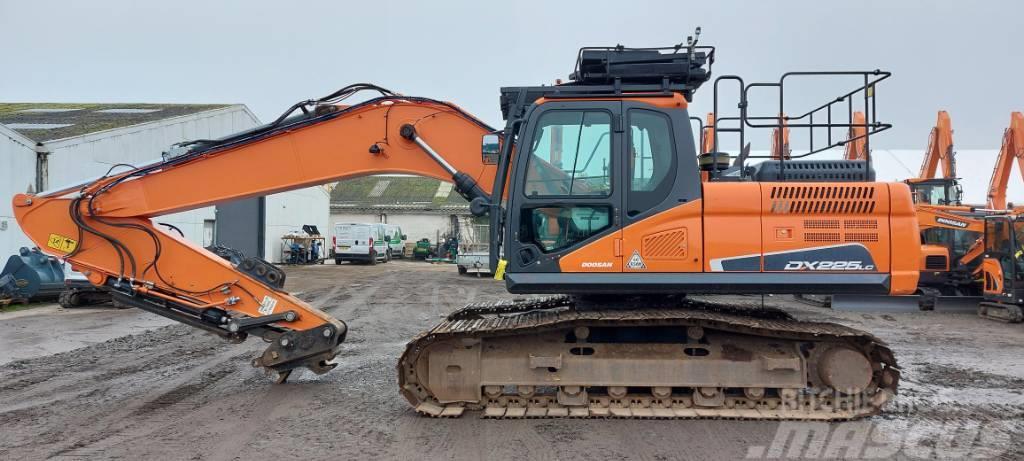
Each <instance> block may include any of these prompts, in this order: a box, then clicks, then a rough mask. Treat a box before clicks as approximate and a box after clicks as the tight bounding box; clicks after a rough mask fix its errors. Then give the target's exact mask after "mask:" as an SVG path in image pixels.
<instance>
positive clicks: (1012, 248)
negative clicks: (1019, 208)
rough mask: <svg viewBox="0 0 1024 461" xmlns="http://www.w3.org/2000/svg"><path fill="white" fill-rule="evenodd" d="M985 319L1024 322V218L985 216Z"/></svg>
mask: <svg viewBox="0 0 1024 461" xmlns="http://www.w3.org/2000/svg"><path fill="white" fill-rule="evenodd" d="M981 268H982V274H983V277H984V298H985V300H984V301H983V302H982V303H981V305H980V307H979V308H978V314H979V315H981V316H982V317H986V318H990V319H993V320H1000V321H1003V322H1011V323H1017V322H1021V321H1022V320H1024V315H1022V311H1021V306H1022V305H1024V217H1022V216H1016V215H999V216H987V217H985V256H984V259H983V260H982V263H981Z"/></svg>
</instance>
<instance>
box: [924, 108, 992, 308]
mask: <svg viewBox="0 0 1024 461" xmlns="http://www.w3.org/2000/svg"><path fill="white" fill-rule="evenodd" d="M940 169H941V172H942V177H936V175H937V173H938V172H939V171H940ZM904 182H906V183H907V185H909V186H910V192H911V194H912V195H913V197H914V206H915V207H916V209H917V216H918V225H919V226H920V228H921V253H922V254H921V279H920V281H919V282H918V285H919V291H920V295H921V297H920V306H921V308H922V309H925V310H930V309H932V308H934V306H935V300H936V298H937V297H938V296H941V295H946V296H979V295H980V294H981V283H980V282H979V280H980V274H979V265H980V262H981V255H982V250H983V247H984V245H983V242H982V233H983V231H984V221H983V219H984V216H985V215H986V213H985V212H984V211H983V210H984V208H985V207H983V206H972V205H965V204H963V203H962V197H963V189H962V187H961V186H960V183H959V181H958V180H957V176H956V152H955V150H954V149H953V126H952V122H951V120H950V117H949V113H948V112H946V111H944V110H940V111H939V112H938V115H937V116H936V121H935V126H934V127H933V128H932V130H931V132H930V133H929V135H928V147H927V149H925V154H924V158H923V159H922V161H921V168H920V171H919V172H918V175H917V177H915V178H910V179H907V180H906V181H904Z"/></svg>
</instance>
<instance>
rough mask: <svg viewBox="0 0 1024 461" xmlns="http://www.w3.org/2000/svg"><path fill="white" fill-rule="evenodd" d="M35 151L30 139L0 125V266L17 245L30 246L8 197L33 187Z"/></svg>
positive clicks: (14, 252)
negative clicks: (15, 217)
mask: <svg viewBox="0 0 1024 461" xmlns="http://www.w3.org/2000/svg"><path fill="white" fill-rule="evenodd" d="M35 172H36V152H35V149H34V148H33V145H32V142H31V141H30V140H28V139H25V138H24V137H22V136H20V135H18V134H17V133H13V132H10V131H9V130H7V129H5V128H3V127H0V268H2V266H3V264H6V262H7V257H8V256H10V255H13V254H16V253H17V251H18V248H20V247H23V246H32V242H30V241H29V239H28V237H25V234H23V233H22V232H21V229H20V228H19V227H18V223H17V221H16V220H15V219H14V211H13V210H12V209H11V198H13V197H14V195H15V194H20V193H25V192H28V190H29V188H30V187H33V188H34V187H35V185H34V184H35Z"/></svg>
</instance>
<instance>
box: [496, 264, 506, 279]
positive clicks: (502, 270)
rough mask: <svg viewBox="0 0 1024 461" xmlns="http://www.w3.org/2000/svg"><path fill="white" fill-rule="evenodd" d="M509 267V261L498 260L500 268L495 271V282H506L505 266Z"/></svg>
mask: <svg viewBox="0 0 1024 461" xmlns="http://www.w3.org/2000/svg"><path fill="white" fill-rule="evenodd" d="M507 265H508V261H506V260H504V259H499V260H498V268H497V270H495V271H494V280H505V266H507Z"/></svg>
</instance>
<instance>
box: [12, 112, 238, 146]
mask: <svg viewBox="0 0 1024 461" xmlns="http://www.w3.org/2000/svg"><path fill="white" fill-rule="evenodd" d="M228 106H229V104H91V103H90V104H77V103H75V104H73V103H0V124H3V125H7V126H8V127H10V128H11V129H13V130H14V131H16V132H18V133H20V134H22V135H23V136H25V137H27V138H30V139H32V140H33V141H36V142H47V141H53V140H56V139H65V138H73V137H77V136H83V135H87V134H91V133H96V132H98V131H105V130H112V129H115V128H123V127H127V126H132V125H138V124H142V123H148V122H154V121H157V120H163V119H168V118H172V117H180V116H183V115H191V114H195V113H199V112H205V111H208V110H213V109H220V108H224V107H228ZM47 125H64V126H61V127H51V128H34V127H36V126H47Z"/></svg>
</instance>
